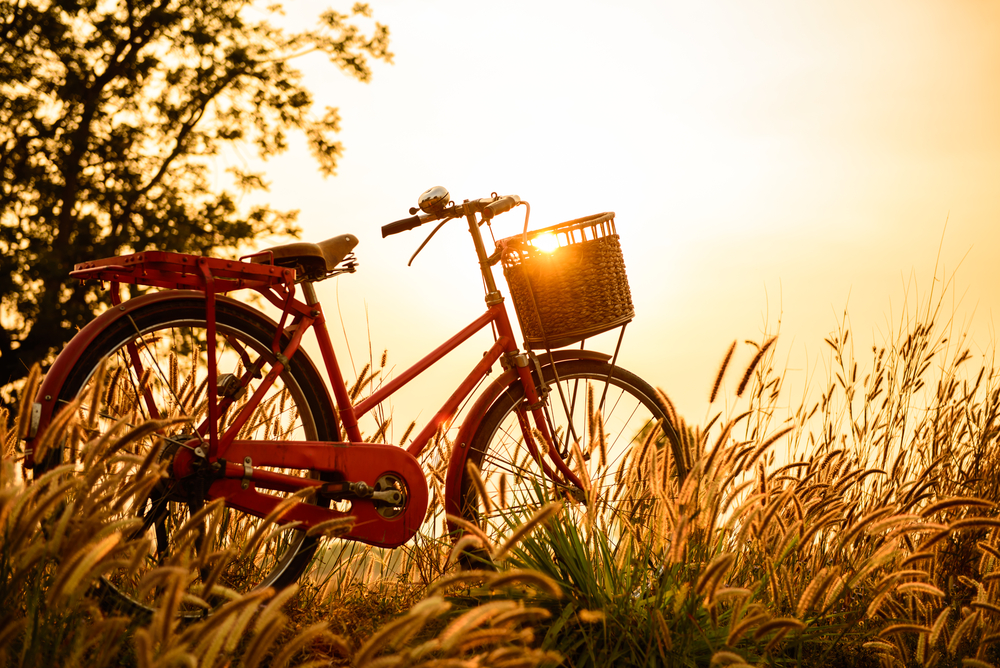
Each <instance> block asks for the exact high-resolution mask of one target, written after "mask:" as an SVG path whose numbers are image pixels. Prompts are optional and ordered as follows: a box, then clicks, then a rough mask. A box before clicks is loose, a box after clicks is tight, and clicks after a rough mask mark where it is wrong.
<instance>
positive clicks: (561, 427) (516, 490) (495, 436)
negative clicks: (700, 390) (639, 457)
mask: <svg viewBox="0 0 1000 668" xmlns="http://www.w3.org/2000/svg"><path fill="white" fill-rule="evenodd" d="M543 375H544V377H545V380H546V382H547V383H549V384H550V392H549V394H548V401H547V405H548V408H547V409H546V410H547V413H548V416H549V423H550V429H553V427H554V431H555V432H557V433H558V434H560V438H561V439H563V440H562V442H563V445H564V447H565V446H566V445H567V443H566V440H565V438H564V435H566V434H568V433H570V432H569V429H568V427H567V424H569V423H570V422H572V423H573V424H574V428H575V432H576V434H577V438H578V439H579V441H580V443H582V444H583V446H582V447H581V453H582V454H583V455H584V458H585V459H583V462H585V465H586V466H587V469H588V470H587V471H586V474H587V480H588V481H589V483H590V484H591V486H593V485H597V486H598V487H597V488H596V490H595V491H596V493H594V494H587V493H585V494H584V496H586V499H580V498H579V496H580V493H579V490H569V489H568V488H565V487H563V488H561V489H560V488H559V487H558V486H554V484H553V481H552V479H551V477H550V476H548V475H546V474H545V473H544V472H543V471H542V469H541V467H540V466H539V463H538V462H537V461H535V460H534V459H533V457H532V455H531V453H530V452H529V450H528V448H527V447H525V445H524V443H523V436H522V432H521V428H520V426H519V421H518V410H519V407H520V406H521V404H522V403H523V401H524V388H523V386H522V385H521V383H520V382H515V383H512V384H511V385H510V387H508V388H507V390H506V391H505V392H504V393H503V394H501V395H500V396H499V397H498V398H497V399H496V400H495V401H494V402H493V404H492V405H491V406H490V408H489V409H488V410H487V412H486V414H485V415H484V417H483V420H482V422H481V423H480V425H479V427H478V429H477V430H476V432H475V434H474V435H473V436H472V438H471V439H470V447H469V454H468V455H467V459H466V467H464V468H463V470H462V477H461V483H460V490H459V493H460V497H459V498H460V503H461V509H462V510H461V516H462V518H463V519H465V520H467V521H469V522H472V523H474V524H476V525H477V526H479V528H481V529H483V531H484V532H486V534H487V536H488V537H489V538H490V539H491V540H492V541H493V542H494V543H495V544H499V543H500V541H502V540H504V538H505V534H507V533H509V532H510V531H511V530H512V529H513V528H514V526H516V525H517V524H518V523H520V522H523V521H524V520H525V519H527V518H528V517H529V516H530V514H531V511H533V510H534V509H535V508H536V507H537V506H538V505H539V504H540V503H541V502H542V501H544V500H548V499H553V498H562V499H566V498H567V497H569V498H570V499H571V501H572V499H573V494H572V493H568V492H574V491H575V492H576V494H577V496H576V501H578V502H579V503H569V504H568V507H569V509H570V510H569V512H571V513H574V514H575V515H577V516H578V517H577V519H579V518H582V516H583V513H584V511H585V508H584V505H585V504H586V503H588V502H589V503H591V504H593V503H595V502H596V503H599V504H602V506H603V510H605V511H610V512H612V513H627V514H628V515H629V521H636V520H637V519H639V517H638V515H639V514H641V512H642V510H641V507H642V504H644V503H645V502H644V501H643V500H642V499H641V498H640V497H642V496H644V493H643V492H641V491H639V487H640V486H637V485H635V484H634V483H633V485H632V489H633V491H632V492H630V493H629V495H628V496H626V497H623V496H622V495H621V492H622V487H623V486H624V485H625V483H626V481H625V480H624V478H625V476H626V475H627V473H626V469H627V467H629V466H635V465H636V462H635V461H634V458H632V459H629V453H630V452H631V451H632V450H633V448H634V447H636V446H640V445H641V444H642V443H644V442H645V440H646V437H647V436H648V435H649V430H651V429H657V428H658V427H657V425H658V423H659V421H660V420H666V419H667V415H668V411H667V409H666V407H665V405H664V403H663V401H662V399H660V397H659V395H658V393H657V392H656V390H655V389H653V387H652V386H651V385H650V384H649V383H647V382H646V381H644V380H642V379H641V378H639V377H638V376H636V375H635V374H633V373H631V372H630V371H627V370H625V369H622V368H621V367H618V366H612V365H611V364H609V363H607V362H604V361H599V360H587V359H581V360H568V361H563V362H558V363H556V364H555V365H550V366H547V367H545V369H544V370H543ZM557 378H558V382H557V381H556V379H557ZM605 383H607V386H608V390H607V393H606V394H605V393H604V385H605ZM560 386H561V388H562V390H563V392H562V394H560V392H559V387H560ZM574 390H575V392H574ZM581 390H582V394H581ZM589 392H593V397H594V398H593V400H592V403H593V405H594V406H597V405H599V404H600V402H601V396H602V395H604V397H605V401H604V404H603V406H604V408H603V410H602V411H601V416H602V418H603V426H604V433H605V439H604V441H605V445H604V448H603V450H604V454H603V455H602V454H601V450H602V448H601V445H600V439H599V437H598V435H597V434H596V433H592V431H596V430H597V427H596V422H594V421H593V420H591V419H590V418H589V417H587V414H588V412H589V411H588V410H587V404H588V398H587V397H588V393H589ZM564 398H565V399H566V401H565V403H564V401H563V399H564ZM574 398H575V401H574ZM581 400H582V401H581ZM567 416H568V417H567ZM553 423H554V424H553ZM536 440H537V439H536ZM569 450H570V451H571V450H572V448H571V447H570V448H569ZM567 455H568V456H567V457H565V458H564V459H565V460H566V461H567V463H568V464H570V466H571V469H572V470H573V472H574V473H576V474H577V475H578V476H580V474H581V470H580V469H581V466H580V463H581V462H580V457H578V456H574V455H572V454H569V453H567ZM588 455H589V456H588ZM468 462H472V463H474V464H475V465H476V466H477V467H478V469H479V471H480V474H479V475H480V482H481V483H482V484H483V486H484V488H485V493H486V495H487V496H489V497H491V498H490V501H489V505H487V503H484V501H483V499H482V498H481V492H480V491H479V489H480V488H479V483H478V482H477V481H474V480H473V477H472V474H470V472H469V471H468ZM580 477H581V478H582V477H583V476H580ZM613 486H614V489H612V487H613ZM592 488H593V487H592ZM511 501H513V503H511ZM574 508H575V509H574ZM591 510H592V511H593V508H591ZM459 559H460V563H461V565H462V566H463V567H464V568H467V569H468V568H484V567H485V568H490V567H492V566H493V564H492V560H491V558H490V556H489V553H488V551H487V550H485V549H475V548H474V549H467V550H465V551H464V552H463V554H461V555H460V556H459Z"/></svg>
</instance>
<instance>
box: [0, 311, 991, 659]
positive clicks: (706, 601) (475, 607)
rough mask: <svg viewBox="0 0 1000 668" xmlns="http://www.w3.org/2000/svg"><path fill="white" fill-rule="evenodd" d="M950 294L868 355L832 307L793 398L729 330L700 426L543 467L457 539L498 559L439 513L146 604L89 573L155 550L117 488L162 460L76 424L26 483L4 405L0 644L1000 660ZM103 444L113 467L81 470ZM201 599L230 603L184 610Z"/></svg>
mask: <svg viewBox="0 0 1000 668" xmlns="http://www.w3.org/2000/svg"><path fill="white" fill-rule="evenodd" d="M940 303H941V302H940V301H934V300H928V302H927V303H926V304H925V305H923V306H922V307H921V308H919V309H915V310H913V311H912V313H911V314H909V315H908V317H907V318H906V319H904V320H903V321H902V322H901V323H900V324H899V326H898V327H897V329H896V331H894V332H891V333H890V334H889V335H888V336H887V337H886V339H885V341H884V342H883V343H882V344H881V345H876V346H874V348H872V349H871V355H870V357H868V356H867V352H866V353H865V354H859V353H857V351H856V350H855V348H854V345H855V344H856V343H857V342H856V338H855V337H854V335H853V334H852V332H851V331H850V329H849V327H848V325H847V319H846V318H845V319H844V320H843V321H842V322H841V323H840V325H839V326H838V327H836V328H835V329H834V331H833V332H832V333H831V334H830V336H829V337H828V338H827V340H826V341H825V342H824V344H823V345H824V346H825V349H826V350H827V351H828V353H827V355H828V357H827V363H828V366H827V371H828V375H827V377H826V378H825V379H824V381H823V383H822V384H821V386H820V387H819V388H818V390H817V396H816V397H815V398H812V397H811V396H809V395H807V398H806V399H800V400H799V401H792V400H791V399H790V398H789V394H790V389H789V387H788V383H787V379H786V376H785V372H784V371H783V370H782V369H780V367H779V366H778V365H777V363H776V355H777V351H778V350H779V348H780V339H776V338H775V337H774V336H771V335H766V336H764V337H763V338H762V340H761V341H759V342H757V343H753V344H751V349H750V350H749V352H748V354H747V357H749V358H750V359H749V360H748V361H747V362H745V363H744V365H741V366H740V367H738V368H737V367H736V366H735V362H734V360H735V359H738V358H739V357H740V355H737V354H736V351H737V346H736V345H735V344H734V346H731V347H729V348H728V350H727V351H724V354H723V355H722V358H723V361H722V364H721V365H720V369H719V371H718V373H717V374H716V376H715V377H713V378H712V379H710V380H711V381H712V382H711V383H706V385H708V386H709V387H710V388H711V391H710V392H709V400H710V405H711V406H713V407H716V412H715V413H712V414H710V416H709V418H708V419H706V420H705V421H704V423H702V424H689V423H688V422H686V421H685V420H684V419H683V418H682V417H681V416H680V415H678V414H676V412H675V411H672V412H671V414H670V415H669V417H668V420H667V423H666V424H664V425H663V427H662V428H661V429H660V430H653V431H650V432H649V433H646V434H644V438H642V439H639V444H638V445H637V446H636V447H634V449H633V450H632V451H631V452H629V453H628V455H627V456H626V457H625V458H623V459H622V460H621V461H620V462H618V463H616V464H615V466H617V467H618V470H617V471H616V475H612V476H608V477H607V479H608V480H614V481H616V482H615V488H613V489H607V490H603V491H604V493H603V495H602V497H601V498H600V499H598V498H596V496H595V495H594V494H587V495H586V497H587V503H586V504H585V505H580V504H579V502H578V500H574V499H572V498H567V497H565V496H563V495H562V494H561V493H560V492H559V491H558V490H553V489H549V488H547V487H546V486H545V485H542V484H539V485H537V486H536V487H534V488H533V489H529V490H528V491H526V492H525V491H522V492H521V493H523V494H526V495H527V496H528V497H529V498H525V499H520V500H519V501H520V502H515V503H510V504H508V505H507V509H506V510H505V511H503V512H501V513H499V514H498V515H497V519H496V520H495V521H496V522H497V526H494V527H492V529H493V530H492V531H487V532H485V533H483V532H480V533H482V534H483V535H482V537H479V538H473V537H470V538H469V541H477V540H478V541H479V543H480V545H481V546H482V547H484V548H485V549H486V550H487V551H488V552H489V553H490V554H491V555H492V557H493V559H494V560H495V561H496V562H497V564H498V565H499V570H498V571H473V572H457V571H456V567H455V563H454V562H455V556H456V552H455V550H453V549H452V547H451V546H450V545H449V544H448V543H447V542H446V541H444V540H440V539H438V538H436V537H435V536H436V534H435V533H433V532H430V533H428V534H426V536H424V537H422V538H420V539H419V540H417V541H416V542H415V543H414V544H412V545H410V546H408V547H406V548H405V549H404V550H400V551H392V552H389V551H379V550H373V549H369V548H366V547H363V546H359V545H355V544H349V543H339V542H336V541H331V542H330V543H329V544H328V546H327V548H326V549H325V551H324V554H325V559H324V560H323V561H318V562H317V565H316V567H315V569H314V570H313V571H312V573H311V574H310V575H309V576H308V577H307V578H306V579H305V580H304V581H303V583H302V585H301V587H300V588H299V589H298V590H296V589H294V588H293V589H290V590H286V591H285V592H281V593H275V592H272V591H270V590H264V591H261V592H252V593H251V594H249V595H248V596H243V597H240V596H237V595H235V594H233V593H231V592H227V591H225V590H223V589H220V590H218V591H216V590H213V591H212V592H204V591H199V590H197V589H196V588H195V589H191V588H190V587H188V586H187V585H188V583H187V581H186V580H185V578H186V574H187V573H188V572H189V568H190V565H191V564H190V562H186V561H185V559H190V558H191V556H190V555H191V554H192V551H190V550H189V551H184V550H180V551H179V552H178V554H177V556H176V557H175V559H174V560H173V561H171V562H169V563H166V564H164V565H163V567H162V568H158V569H153V570H151V571H150V572H149V573H148V574H147V575H146V576H145V577H146V581H144V582H146V584H145V585H144V586H147V587H149V588H156V591H157V592H158V594H159V596H158V600H159V601H161V603H160V604H159V605H158V607H157V608H156V611H155V612H154V614H153V615H152V617H151V618H130V617H128V616H126V615H123V614H121V613H114V612H112V613H109V612H107V611H106V610H105V609H104V608H102V607H101V606H100V605H99V603H100V595H101V584H100V582H101V580H100V576H101V575H102V574H104V573H108V572H111V571H112V570H121V569H128V568H129V565H130V564H131V563H132V560H133V559H134V558H135V555H136V554H139V553H140V552H143V551H144V550H145V549H146V548H145V546H144V545H138V544H136V543H137V540H133V539H129V538H128V536H129V535H131V532H130V527H131V526H132V524H131V523H134V522H135V520H130V519H128V518H127V517H126V518H125V519H122V515H121V513H118V514H117V515H116V514H115V513H114V512H113V509H114V507H115V504H119V505H121V506H122V507H126V506H127V505H128V501H127V499H128V498H129V495H141V494H142V493H144V490H145V489H146V486H148V485H152V484H155V481H156V480H157V479H158V476H160V475H161V468H160V467H161V466H162V465H161V464H159V463H157V462H156V461H155V460H151V459H149V458H146V459H140V458H138V457H135V456H133V455H129V454H127V449H124V448H120V449H116V444H111V443H109V442H104V441H91V442H88V443H85V444H83V445H82V447H81V458H82V459H83V461H84V462H85V464H84V466H83V467H81V468H73V467H68V466H63V467H58V468H56V469H54V470H52V471H50V472H49V473H48V474H46V475H45V476H44V477H43V478H42V479H40V480H37V481H34V482H33V483H32V484H30V485H29V484H25V483H24V481H23V480H22V477H21V476H20V475H18V472H17V468H16V465H15V463H14V462H15V461H16V459H17V457H18V452H17V442H18V440H17V431H16V430H17V427H16V422H17V421H16V420H15V426H13V427H10V428H7V427H6V426H4V427H3V429H4V431H3V432H2V433H0V440H2V442H3V444H4V464H3V468H2V470H0V476H2V478H0V531H2V533H0V539H2V541H3V543H2V546H0V615H2V618H0V665H9V666H29V665H40V664H53V665H86V666H92V665H93V666H101V665H137V666H154V665H185V664H186V665H196V666H213V665H219V666H222V665H233V666H235V665H241V666H242V665H247V666H252V665H346V664H348V663H350V664H351V665H355V666H371V667H375V666H409V665H422V666H459V665H488V666H492V667H497V668H498V667H500V666H507V665H511V666H514V665H518V666H543V665H555V664H558V663H560V662H561V663H562V664H563V665H567V666H581V667H582V666H609V665H615V666H708V667H714V666H746V665H756V666H793V665H795V666H830V667H833V666H880V667H885V668H891V667H897V666H899V667H902V668H909V667H912V666H920V667H924V668H931V667H952V666H954V667H956V668H957V667H959V666H961V667H973V668H976V667H979V668H981V667H984V666H1000V649H998V646H1000V590H998V588H1000V584H998V582H1000V516H998V512H997V504H998V503H1000V459H998V458H1000V451H998V447H997V446H998V438H1000V377H998V374H997V372H996V370H995V369H994V368H993V367H992V366H991V365H990V364H989V363H988V361H987V362H986V363H984V364H983V366H982V368H976V367H974V366H973V360H972V353H971V352H970V351H969V350H968V349H966V348H964V347H962V346H961V345H960V342H961V341H962V337H961V336H960V335H957V334H956V333H955V332H953V331H951V324H950V321H949V319H948V318H947V316H946V315H943V314H942V310H941V308H940ZM857 345H859V346H861V344H857ZM862 349H863V350H865V351H867V349H868V346H867V345H865V346H864V347H863V348H862ZM381 366H382V367H384V366H385V363H384V360H383V363H382V365H381ZM361 377H362V380H360V381H359V387H361V386H363V387H370V386H371V385H372V383H373V380H372V379H373V378H375V376H374V375H372V374H370V373H368V372H367V370H366V371H365V372H363V373H362V374H361ZM374 382H377V381H374ZM667 403H669V402H667ZM2 422H3V424H4V425H6V420H3V421H2ZM387 427H388V425H387V421H386V420H381V421H379V423H378V424H377V425H376V428H375V430H374V432H373V434H374V435H384V434H387V433H389V430H388V429H387ZM374 435H373V438H374ZM404 440H405V436H404ZM447 448H448V444H447V440H446V439H443V438H442V439H441V440H440V441H439V442H438V443H437V445H436V446H435V447H434V448H432V451H433V452H432V454H431V455H430V457H431V459H430V460H429V461H428V462H427V463H428V465H429V466H430V468H436V467H439V466H440V465H441V463H442V462H443V461H445V460H446V456H447ZM110 461H114V462H116V466H115V467H112V468H113V469H114V470H115V471H121V474H120V475H118V476H114V475H112V476H108V475H101V476H93V477H92V476H90V475H89V473H88V471H89V470H90V469H89V468H88V467H93V466H98V467H100V465H101V463H102V462H110ZM88 462H89V463H88ZM119 464H120V465H119ZM574 465H575V466H579V467H580V471H579V472H580V473H582V472H583V468H582V461H578V462H576V464H574ZM105 468H107V467H105ZM96 480H99V484H93V483H94V481H96ZM431 487H432V488H433V489H434V490H435V492H437V493H440V489H439V487H440V485H439V481H438V480H437V479H436V478H435V477H433V476H432V480H431ZM570 504H574V505H575V508H574V509H573V511H572V512H567V511H566V507H567V506H569V505H570ZM524 508H536V509H538V510H536V511H535V512H530V511H527V510H514V509H524ZM109 509H111V511H109ZM429 517H430V521H431V522H432V523H437V524H440V522H441V520H442V517H441V515H440V508H438V507H437V506H435V505H433V504H432V510H431V511H430V512H429ZM196 533H197V532H194V531H192V532H191V534H192V536H195V535H196ZM192 540H195V539H194V538H192ZM197 552H198V551H194V553H197ZM217 558H218V559H219V560H222V559H225V558H227V556H226V555H218V557H217ZM182 592H183V593H182ZM209 594H211V595H212V596H215V597H218V596H221V597H223V598H224V599H226V600H227V602H226V603H225V604H224V605H222V606H220V607H218V608H217V610H216V611H215V612H214V613H213V614H212V616H210V617H209V618H207V619H202V620H197V621H195V622H192V623H190V624H185V625H181V624H180V623H178V622H177V621H176V620H175V618H174V616H173V614H172V612H173V610H175V609H176V607H177V606H179V605H181V604H182V603H183V604H184V605H185V606H192V605H195V606H196V605H199V604H200V603H199V599H200V598H203V597H207V596H208V595H209ZM206 605H207V604H206Z"/></svg>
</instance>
